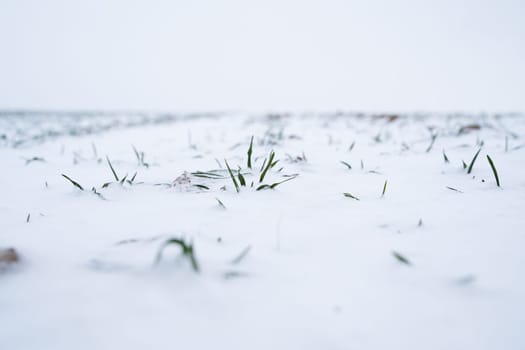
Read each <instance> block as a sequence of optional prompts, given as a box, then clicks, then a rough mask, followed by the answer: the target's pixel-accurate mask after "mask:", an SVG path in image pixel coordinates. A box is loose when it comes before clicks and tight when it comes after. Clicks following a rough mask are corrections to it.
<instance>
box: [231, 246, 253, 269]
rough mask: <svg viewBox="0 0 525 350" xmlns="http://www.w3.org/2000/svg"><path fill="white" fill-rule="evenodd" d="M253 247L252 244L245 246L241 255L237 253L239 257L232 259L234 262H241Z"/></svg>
mask: <svg viewBox="0 0 525 350" xmlns="http://www.w3.org/2000/svg"><path fill="white" fill-rule="evenodd" d="M251 249H252V246H250V245H249V246H247V247H246V248H244V249H243V250H242V251H241V253H240V254H239V255H237V257H235V259H233V260H232V261H231V263H232V264H234V265H235V264H238V263H240V262H241V261H242V260H243V259H244V258H245V257H246V255H248V253H249V252H250V250H251Z"/></svg>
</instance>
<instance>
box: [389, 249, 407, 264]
mask: <svg viewBox="0 0 525 350" xmlns="http://www.w3.org/2000/svg"><path fill="white" fill-rule="evenodd" d="M392 255H393V256H394V258H396V260H397V261H399V262H400V263H402V264H405V265H408V266H410V265H412V263H411V262H410V260H408V259H407V258H406V257H404V256H403V255H401V254H399V253H398V252H396V251H393V252H392Z"/></svg>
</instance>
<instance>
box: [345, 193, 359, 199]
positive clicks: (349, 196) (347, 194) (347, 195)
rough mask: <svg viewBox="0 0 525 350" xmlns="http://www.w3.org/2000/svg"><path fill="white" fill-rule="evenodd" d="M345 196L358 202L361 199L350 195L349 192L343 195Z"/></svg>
mask: <svg viewBox="0 0 525 350" xmlns="http://www.w3.org/2000/svg"><path fill="white" fill-rule="evenodd" d="M343 196H345V197H348V198H352V199H355V200H356V201H358V200H359V198H357V197H356V196H354V195H352V194H351V193H348V192H345V193H343Z"/></svg>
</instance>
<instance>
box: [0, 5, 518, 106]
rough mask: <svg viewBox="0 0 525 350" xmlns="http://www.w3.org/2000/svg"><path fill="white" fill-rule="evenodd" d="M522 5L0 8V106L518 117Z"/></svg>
mask: <svg viewBox="0 0 525 350" xmlns="http://www.w3.org/2000/svg"><path fill="white" fill-rule="evenodd" d="M524 4H525V2H524V1H519V0H516V1H513V0H485V1H483V0H464V1H457V0H456V1H452V0H435V1H434V0H427V1H408V0H366V1H365V0H347V1H336V0H322V1H321V0H319V1H304V0H303V1H295V0H289V1H282V0H281V1H278V0H265V1H235V0H221V1H218V0H216V1H205V0H191V1H189V0H186V1H181V0H175V1H167V0H166V1H163V0H150V1H130V0H111V1H109V0H90V1H71V0H46V1H44V0H33V1H31V0H2V1H1V2H0V45H1V46H0V47H1V53H0V109H53V110H55V109H60V110H85V109H89V110H154V111H212V110H221V111H231V110H259V111H260V110H277V109H278V110H292V111H294V110H295V111H297V110H300V111H304V110H336V109H352V110H363V111H407V112H410V111H487V112H494V111H523V110H525V98H524V97H525V93H524V92H525V63H524V62H525V24H524V18H525V11H524Z"/></svg>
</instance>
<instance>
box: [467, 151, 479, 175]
mask: <svg viewBox="0 0 525 350" xmlns="http://www.w3.org/2000/svg"><path fill="white" fill-rule="evenodd" d="M479 152H481V148H480V149H478V151H477V152H476V154H475V155H474V158H472V161H471V162H470V165H469V166H468V170H467V174H470V173H471V172H472V168H474V163H475V162H476V159H477V158H478V155H479Z"/></svg>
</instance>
